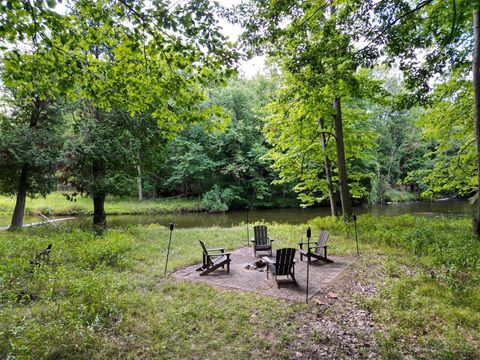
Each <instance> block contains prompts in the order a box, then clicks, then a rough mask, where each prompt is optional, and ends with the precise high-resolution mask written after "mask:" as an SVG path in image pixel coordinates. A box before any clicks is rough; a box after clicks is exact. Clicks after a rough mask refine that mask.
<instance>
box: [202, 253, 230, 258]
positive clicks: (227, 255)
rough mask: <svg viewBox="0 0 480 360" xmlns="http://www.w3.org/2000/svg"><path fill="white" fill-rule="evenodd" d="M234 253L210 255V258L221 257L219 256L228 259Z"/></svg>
mask: <svg viewBox="0 0 480 360" xmlns="http://www.w3.org/2000/svg"><path fill="white" fill-rule="evenodd" d="M231 254H232V253H229V252H228V253H221V254H208V255H207V256H208V257H219V256H224V255H225V256H226V257H227V258H228V257H229V256H230V255H231Z"/></svg>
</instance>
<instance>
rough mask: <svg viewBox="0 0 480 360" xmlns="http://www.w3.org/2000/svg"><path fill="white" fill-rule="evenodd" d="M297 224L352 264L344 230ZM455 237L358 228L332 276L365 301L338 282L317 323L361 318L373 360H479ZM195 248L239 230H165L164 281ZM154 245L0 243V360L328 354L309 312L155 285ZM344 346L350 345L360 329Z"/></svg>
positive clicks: (395, 224)
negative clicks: (42, 254)
mask: <svg viewBox="0 0 480 360" xmlns="http://www.w3.org/2000/svg"><path fill="white" fill-rule="evenodd" d="M310 225H311V226H312V227H313V230H314V233H317V231H318V230H319V229H320V228H321V227H326V228H328V229H329V230H330V232H331V233H332V238H331V240H330V244H331V249H330V253H331V254H335V255H354V253H355V242H354V240H353V239H354V238H353V236H352V227H351V226H350V225H344V224H343V223H342V222H336V221H333V220H331V219H316V220H314V221H313V222H312V223H311V224H310ZM468 226H469V221H467V220H452V219H450V220H446V219H439V220H434V219H428V218H418V217H417V218H414V217H409V216H402V217H397V218H372V217H361V218H360V220H359V230H360V244H361V255H362V257H361V260H360V261H357V262H356V263H355V264H354V265H353V266H352V268H351V269H349V270H348V271H347V272H345V273H344V275H343V276H344V278H345V279H346V280H348V281H350V282H351V284H357V283H361V284H363V285H364V286H365V287H368V286H371V287H373V288H374V289H376V290H375V291H373V292H372V293H371V294H368V295H365V294H362V293H358V292H355V291H354V286H351V285H349V284H350V283H346V284H345V285H344V286H343V287H341V288H339V289H337V290H336V291H338V294H339V296H340V299H339V301H338V303H341V299H348V302H346V303H345V304H346V305H345V306H344V307H341V308H339V309H338V310H335V311H341V313H337V312H335V311H334V309H336V306H337V305H335V304H333V305H329V306H328V307H327V309H326V312H324V313H322V315H321V316H323V317H327V318H328V316H330V318H331V319H332V322H334V321H337V320H336V319H337V318H338V319H340V318H343V317H345V316H348V314H349V313H350V312H351V310H352V306H355V307H358V308H360V309H361V310H362V311H363V312H368V313H369V314H371V316H372V317H373V319H374V320H375V332H374V336H375V339H374V341H375V343H376V345H375V349H374V351H375V353H376V354H377V356H378V357H379V358H404V357H405V356H412V357H420V358H445V359H448V358H452V359H453V358H455V359H461V358H464V359H469V358H478V357H479V356H480V350H479V349H480V347H479V341H480V339H479V337H480V336H479V334H480V315H479V314H480V286H479V284H480V281H479V274H480V269H479V260H478V259H479V255H480V241H478V240H477V239H476V238H474V237H473V236H471V235H470V233H469V227H468ZM269 231H270V233H271V235H272V236H273V237H275V238H276V246H278V247H280V246H283V245H290V246H295V245H296V242H297V241H298V240H299V238H301V237H302V236H303V234H304V231H305V226H292V225H275V224H272V225H270V226H269ZM199 238H201V239H203V240H204V241H205V242H206V244H207V246H224V247H226V248H228V249H234V248H237V247H240V246H244V243H245V229H244V228H243V227H234V228H228V229H224V228H207V229H176V230H175V234H174V239H173V243H172V251H171V253H170V260H171V261H170V264H169V271H171V270H173V269H175V268H178V267H181V266H184V265H187V264H192V263H197V262H200V261H201V253H200V248H199V246H198V241H197V240H198V239H199ZM50 242H52V243H53V251H52V256H51V259H50V262H49V263H48V264H46V265H44V266H41V267H36V268H35V269H33V270H32V267H31V266H30V264H29V261H30V260H31V259H33V258H34V257H35V254H36V253H38V252H39V251H40V250H41V249H42V248H44V247H46V245H47V244H48V243H50ZM167 243H168V229H166V228H163V227H160V226H158V225H154V226H153V225H152V226H135V227H129V228H125V229H123V230H110V231H108V232H107V233H106V234H105V235H104V236H102V237H97V236H95V235H93V234H91V233H89V232H87V231H81V230H73V231H65V230H62V229H57V230H56V229H50V228H36V229H26V230H22V231H18V232H15V233H7V232H5V233H0V256H1V258H2V262H1V263H0V304H1V305H0V335H1V336H0V357H1V358H4V357H9V356H17V357H34V358H42V357H44V358H72V357H73V358H194V359H203V358H213V357H219V358H232V359H238V358H254V357H266V358H272V357H275V358H292V357H295V356H298V352H299V351H300V352H302V353H305V354H309V351H311V349H314V348H315V347H318V346H323V345H324V344H325V343H326V342H327V343H328V342H329V341H330V345H332V346H333V345H335V346H337V345H336V344H335V343H334V342H332V341H331V340H328V339H329V338H328V337H326V336H323V335H322V334H321V328H319V329H316V330H311V331H310V326H309V325H308V324H309V323H308V322H307V321H312V322H313V321H316V320H315V319H317V315H318V314H320V311H324V310H322V309H323V308H321V307H319V305H318V304H316V303H315V302H312V303H311V304H310V305H308V306H307V305H305V304H296V303H288V302H284V301H282V300H277V299H273V298H260V297H259V296H257V295H255V294H253V293H243V292H239V291H235V290H219V289H214V288H212V287H209V286H207V285H204V284H191V283H183V282H177V281H174V280H173V279H171V278H170V277H164V276H163V269H164V261H165V255H166V246H167ZM233 261H235V259H233ZM329 314H330V315H329ZM318 316H320V315H318ZM306 323H307V326H306V327H305V326H304V325H305V324H306ZM338 326H339V328H341V324H339V325H338ZM312 329H313V326H312ZM298 334H304V336H302V339H301V340H302V343H301V344H299V341H300V340H299V339H298ZM355 336H357V337H358V338H359V339H361V338H363V334H361V333H360V330H359V331H358V334H355ZM337 347H340V345H338V346H337ZM314 356H315V355H314V354H313V353H312V357H314ZM345 357H347V355H345Z"/></svg>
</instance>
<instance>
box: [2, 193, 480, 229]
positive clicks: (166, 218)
mask: <svg viewBox="0 0 480 360" xmlns="http://www.w3.org/2000/svg"><path fill="white" fill-rule="evenodd" d="M356 213H357V214H371V215H373V216H380V215H386V216H394V215H401V214H412V215H419V216H473V215H474V213H475V207H474V206H473V205H471V204H469V203H468V202H466V201H459V200H446V201H433V202H430V201H422V202H412V203H404V204H390V205H386V206H380V205H375V206H368V207H361V208H357V209H356ZM328 215H330V208H309V209H270V210H255V211H249V212H248V220H249V222H255V221H264V222H270V223H271V222H277V223H287V224H303V223H306V222H308V221H309V220H311V219H313V218H314V217H317V216H328ZM9 221H10V217H8V216H0V227H2V226H8V225H9ZM37 221H40V219H39V218H37V217H32V216H27V217H26V220H25V223H26V224H27V223H30V222H37ZM107 221H108V226H109V227H110V228H118V227H122V226H124V225H129V224H161V225H168V224H169V223H170V222H174V223H175V224H176V225H177V227H182V228H189V227H209V226H219V227H230V226H235V225H238V224H240V223H242V222H246V221H247V212H246V211H230V212H228V213H225V214H209V213H185V214H168V215H158V214H154V215H109V216H108V217H107ZM90 222H91V218H90V217H85V218H82V217H79V218H77V219H75V220H72V221H69V222H68V223H69V224H70V225H75V226H82V225H85V226H89V225H90Z"/></svg>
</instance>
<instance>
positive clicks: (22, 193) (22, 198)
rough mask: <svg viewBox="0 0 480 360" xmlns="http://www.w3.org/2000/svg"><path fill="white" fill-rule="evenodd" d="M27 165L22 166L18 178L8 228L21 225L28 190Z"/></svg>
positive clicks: (11, 228) (15, 227)
mask: <svg viewBox="0 0 480 360" xmlns="http://www.w3.org/2000/svg"><path fill="white" fill-rule="evenodd" d="M28 168H29V166H28V164H27V163H25V164H24V165H23V167H22V172H21V174H20V180H19V182H18V190H17V200H16V203H15V209H14V210H13V216H12V222H11V224H10V228H9V230H16V229H18V228H21V227H22V226H23V217H24V215H25V202H26V199H27V191H28V170H29V169H28Z"/></svg>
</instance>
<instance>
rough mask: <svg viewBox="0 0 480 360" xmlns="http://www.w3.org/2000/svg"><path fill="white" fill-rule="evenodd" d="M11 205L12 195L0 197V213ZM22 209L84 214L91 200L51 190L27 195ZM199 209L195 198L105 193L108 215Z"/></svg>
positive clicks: (10, 212)
mask: <svg viewBox="0 0 480 360" xmlns="http://www.w3.org/2000/svg"><path fill="white" fill-rule="evenodd" d="M70 195H71V194H70ZM14 207H15V198H14V197H5V196H0V215H10V214H12V212H13V209H14ZM25 210H26V213H27V214H36V213H42V214H45V215H85V214H91V213H92V212H93V203H92V200H91V199H90V198H88V197H81V196H77V197H76V198H75V201H69V200H67V199H66V197H65V196H64V195H62V193H59V192H54V193H51V194H49V195H47V196H46V197H45V198H43V197H39V198H34V199H30V198H28V199H27V205H26V209H25ZM201 210H203V209H202V207H201V204H200V200H196V199H183V198H171V199H158V200H146V201H142V202H139V201H137V199H135V198H131V197H116V196H108V197H107V199H106V202H105V211H106V212H107V214H110V215H123V214H153V213H168V212H182V211H201Z"/></svg>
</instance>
